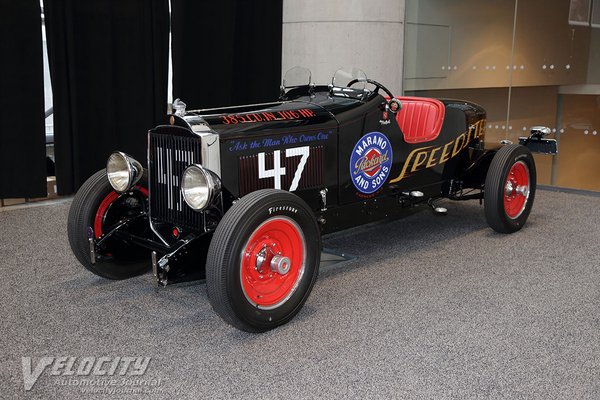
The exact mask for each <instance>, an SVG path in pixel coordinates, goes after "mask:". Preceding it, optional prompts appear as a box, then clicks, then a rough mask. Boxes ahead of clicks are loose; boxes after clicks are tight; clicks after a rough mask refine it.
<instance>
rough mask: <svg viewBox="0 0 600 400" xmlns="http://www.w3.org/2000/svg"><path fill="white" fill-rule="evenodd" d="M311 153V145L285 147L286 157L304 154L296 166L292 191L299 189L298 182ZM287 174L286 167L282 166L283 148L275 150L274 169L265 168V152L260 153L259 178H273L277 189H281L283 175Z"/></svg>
mask: <svg viewBox="0 0 600 400" xmlns="http://www.w3.org/2000/svg"><path fill="white" fill-rule="evenodd" d="M309 155H310V147H309V146H302V147H293V148H291V149H285V157H286V158H288V157H296V156H302V158H301V159H300V162H299V163H298V167H297V168H296V172H295V173H294V178H293V179H292V184H291V185H290V188H289V189H288V190H289V191H290V192H293V191H294V190H296V189H298V184H299V183H300V178H301V177H302V171H304V167H305V166H306V161H307V160H308V156H309ZM285 175H286V168H285V167H282V166H281V150H275V151H274V152H273V169H269V170H267V169H266V168H265V153H264V152H263V153H258V178H259V179H263V178H273V179H274V181H275V183H274V187H275V189H281V177H282V176H285Z"/></svg>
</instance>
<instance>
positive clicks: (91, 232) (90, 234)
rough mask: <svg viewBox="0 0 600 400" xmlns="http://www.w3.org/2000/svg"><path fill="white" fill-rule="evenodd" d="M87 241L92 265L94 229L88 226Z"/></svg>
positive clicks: (94, 255)
mask: <svg viewBox="0 0 600 400" xmlns="http://www.w3.org/2000/svg"><path fill="white" fill-rule="evenodd" d="M87 235H88V243H89V245H90V261H91V263H92V265H95V264H96V241H95V240H94V229H93V228H92V227H91V226H88V229H87Z"/></svg>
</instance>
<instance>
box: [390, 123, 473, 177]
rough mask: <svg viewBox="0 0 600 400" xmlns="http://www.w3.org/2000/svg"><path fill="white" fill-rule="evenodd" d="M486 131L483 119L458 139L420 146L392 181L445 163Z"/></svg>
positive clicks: (409, 156)
mask: <svg viewBox="0 0 600 400" xmlns="http://www.w3.org/2000/svg"><path fill="white" fill-rule="evenodd" d="M484 132H485V119H482V120H479V121H477V122H476V123H475V124H473V125H471V126H470V127H469V129H467V131H466V132H464V133H462V134H460V135H459V136H458V137H457V138H456V139H454V140H452V141H450V142H448V143H446V144H444V145H441V146H435V147H434V146H426V147H419V148H418V149H415V150H413V151H411V152H410V154H409V155H408V158H407V159H406V162H405V163H404V166H403V167H402V171H401V172H400V175H398V176H397V177H396V178H394V179H392V180H391V181H390V183H395V182H399V181H401V180H402V179H404V178H407V177H409V176H410V175H411V174H413V173H414V172H417V171H420V170H423V169H427V168H431V167H435V166H436V165H440V164H443V163H445V162H446V161H448V160H450V159H451V158H453V157H456V156H457V155H458V154H460V152H461V151H462V150H463V149H464V148H466V147H467V146H469V143H470V142H471V140H473V139H475V138H478V137H480V136H482V135H483V134H484Z"/></svg>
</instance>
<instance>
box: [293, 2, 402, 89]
mask: <svg viewBox="0 0 600 400" xmlns="http://www.w3.org/2000/svg"><path fill="white" fill-rule="evenodd" d="M404 1H405V0H284V1H283V53H282V76H283V74H285V71H287V70H288V69H289V68H291V67H294V66H296V65H300V66H303V67H307V68H309V69H310V70H311V71H312V76H313V82H315V83H317V84H320V83H323V84H327V83H329V82H330V81H331V77H332V76H333V73H334V72H335V71H336V70H337V69H339V68H342V67H346V68H348V67H356V68H360V69H362V70H363V71H365V73H366V74H367V77H369V78H372V79H375V80H377V81H380V82H381V83H383V84H384V85H386V86H387V87H389V88H390V89H391V90H392V92H393V93H394V94H397V95H400V94H402V65H403V60H402V54H403V45H404Z"/></svg>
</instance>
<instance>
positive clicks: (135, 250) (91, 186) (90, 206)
mask: <svg viewBox="0 0 600 400" xmlns="http://www.w3.org/2000/svg"><path fill="white" fill-rule="evenodd" d="M147 208H148V190H147V177H146V173H145V171H144V176H143V177H142V179H141V180H140V182H139V184H138V185H137V186H136V187H135V188H133V189H132V190H130V191H129V192H126V193H123V194H119V193H117V192H115V191H114V190H113V188H112V186H111V185H110V183H109V182H108V179H107V178H106V171H105V170H101V171H98V172H97V173H95V174H94V175H92V176H91V177H90V178H89V179H88V180H87V181H86V182H85V183H84V184H83V185H82V186H81V188H80V189H79V191H78V192H77V194H76V195H75V198H74V199H73V203H71V208H70V210H69V219H68V223H67V232H68V237H69V244H70V245H71V250H73V254H74V255H75V257H76V258H77V260H79V262H80V263H81V264H82V265H83V266H84V267H85V268H86V269H88V270H89V271H91V272H93V273H94V274H96V275H98V276H101V277H103V278H108V279H125V278H130V277H133V276H136V275H139V274H141V273H144V272H146V271H147V270H148V269H149V268H150V266H151V263H150V253H149V251H148V250H146V249H143V248H141V247H139V246H136V245H133V244H130V243H127V242H126V241H124V240H122V239H119V238H118V237H117V235H114V236H111V237H109V238H108V239H106V240H104V241H103V244H102V245H101V246H98V247H97V249H96V261H95V263H92V258H91V254H90V244H89V237H90V236H91V235H93V237H94V240H96V241H98V240H101V239H102V238H103V237H104V235H106V234H107V233H108V232H109V231H110V230H111V229H112V228H113V227H115V226H116V225H117V224H119V223H121V222H122V221H124V220H130V221H131V222H130V223H129V224H128V225H127V229H128V230H129V231H130V232H133V233H135V234H136V235H139V236H145V235H146V234H148V232H147V231H148V223H147V220H146V219H145V218H143V214H144V213H146V212H147ZM140 216H141V217H140ZM136 217H140V218H136Z"/></svg>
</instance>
